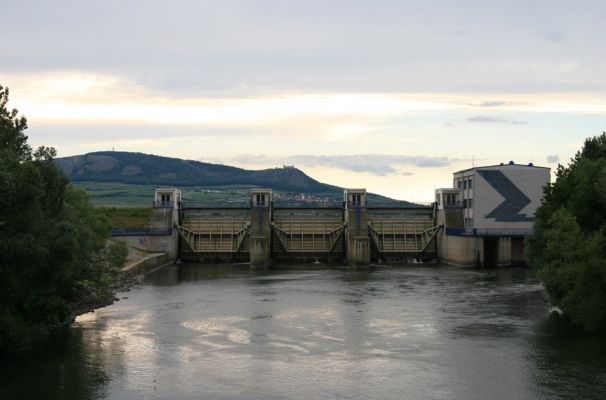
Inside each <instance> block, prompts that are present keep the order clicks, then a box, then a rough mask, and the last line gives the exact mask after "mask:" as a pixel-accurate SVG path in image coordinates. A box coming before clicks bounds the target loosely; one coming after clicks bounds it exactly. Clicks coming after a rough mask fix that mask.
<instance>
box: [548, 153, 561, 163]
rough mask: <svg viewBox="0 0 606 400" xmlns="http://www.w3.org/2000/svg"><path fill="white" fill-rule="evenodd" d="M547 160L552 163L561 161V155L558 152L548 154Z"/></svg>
mask: <svg viewBox="0 0 606 400" xmlns="http://www.w3.org/2000/svg"><path fill="white" fill-rule="evenodd" d="M547 162H548V163H550V164H555V163H557V162H560V156H559V155H557V154H551V155H548V156H547Z"/></svg>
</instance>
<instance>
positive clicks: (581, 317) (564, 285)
mask: <svg viewBox="0 0 606 400" xmlns="http://www.w3.org/2000/svg"><path fill="white" fill-rule="evenodd" d="M536 216H537V220H536V223H535V227H534V234H533V235H532V236H531V237H529V238H528V246H527V251H528V257H529V260H530V264H531V266H532V267H533V268H535V270H536V271H537V276H538V277H539V279H541V280H542V281H543V282H544V283H545V286H546V289H547V292H548V294H549V296H550V298H551V300H552V301H553V303H554V304H555V305H557V306H558V307H559V308H560V309H562V311H563V312H564V313H565V315H567V316H568V317H569V318H570V319H571V320H572V322H573V323H574V324H575V325H577V326H579V327H581V328H583V329H585V330H588V331H594V332H595V331H606V133H603V134H602V135H600V136H597V137H593V138H589V139H587V140H586V141H585V144H584V146H583V148H582V149H581V150H580V151H579V152H577V154H576V155H575V156H574V158H572V159H571V162H570V164H569V165H568V166H567V167H564V166H562V165H559V166H558V169H557V171H556V181H555V183H553V184H551V185H548V186H547V187H546V188H545V197H544V200H543V203H542V205H541V207H539V209H538V210H537V215H536Z"/></svg>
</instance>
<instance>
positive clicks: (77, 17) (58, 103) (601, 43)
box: [0, 0, 606, 201]
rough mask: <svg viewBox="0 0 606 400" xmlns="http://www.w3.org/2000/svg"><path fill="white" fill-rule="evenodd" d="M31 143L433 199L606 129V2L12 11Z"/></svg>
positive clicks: (6, 52) (15, 86) (562, 158)
mask: <svg viewBox="0 0 606 400" xmlns="http://www.w3.org/2000/svg"><path fill="white" fill-rule="evenodd" d="M0 6H1V9H2V10H4V12H3V17H2V24H3V39H4V40H3V47H2V51H1V52H0V85H3V86H8V87H9V88H10V90H11V105H12V106H13V107H17V108H18V109H19V110H20V111H21V112H22V113H23V114H25V115H26V116H27V117H28V120H29V125H30V129H29V131H28V134H29V136H30V141H31V142H32V144H33V145H35V146H37V145H41V144H45V145H51V146H55V147H56V148H57V150H58V152H59V155H60V156H68V155H75V154H82V153H85V152H90V151H98V150H111V149H112V148H115V149H116V150H123V151H140V152H146V153H154V154H159V155H165V156H174V157H181V158H189V159H196V160H204V161H211V162H222V163H225V164H232V165H237V166H240V167H244V168H264V167H273V166H281V165H282V164H295V165H296V166H297V167H299V168H301V169H302V170H304V171H305V172H307V173H308V174H310V175H311V176H313V177H314V178H316V179H318V180H321V181H324V182H327V183H331V184H336V185H340V186H350V187H366V188H368V189H369V190H371V191H374V192H378V193H382V194H385V195H388V196H392V197H395V198H401V199H408V200H416V201H431V199H432V198H433V189H434V188H436V187H443V186H451V184H452V182H451V179H452V172H453V171H455V170H459V169H462V168H468V167H471V166H472V163H475V164H476V165H483V164H495V163H499V162H507V161H509V160H514V161H516V162H519V163H528V162H534V163H535V164H538V165H543V166H548V167H551V168H555V167H556V166H557V163H558V162H560V163H566V162H567V160H568V159H569V158H570V157H571V156H572V155H573V154H574V152H576V150H578V149H579V148H580V146H581V145H582V142H583V140H584V138H586V137H588V136H594V135H598V134H600V133H601V132H602V131H604V130H606V74H605V72H604V71H606V45H605V43H606V31H605V30H604V17H605V16H606V1H574V2H573V1H553V0H552V1H539V0H535V1H528V0H527V1H464V0H460V1H430V0H424V1H403V0H402V1H377V0H374V1H353V0H350V1H327V0H323V1H310V0H306V1H299V2H294V1H226V0H221V1H216V2H208V1H170V2H169V1H149V0H148V1H133V0H130V1H113V0H106V1H94V2H93V1H82V0H80V1H27V0H23V1H19V2H14V1H11V2H9V1H6V0H0Z"/></svg>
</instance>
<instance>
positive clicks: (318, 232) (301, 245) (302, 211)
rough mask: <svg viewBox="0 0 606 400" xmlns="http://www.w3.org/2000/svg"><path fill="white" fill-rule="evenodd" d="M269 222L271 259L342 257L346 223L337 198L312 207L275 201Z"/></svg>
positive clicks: (304, 259)
mask: <svg viewBox="0 0 606 400" xmlns="http://www.w3.org/2000/svg"><path fill="white" fill-rule="evenodd" d="M271 226H272V258H273V259H276V260H280V261H314V260H323V261H332V262H339V261H342V260H343V249H344V246H343V233H344V231H345V225H344V223H343V210H342V203H340V202H339V203H331V204H315V205H313V207H303V206H301V205H295V206H289V205H287V204H279V203H278V204H275V205H274V208H273V215H272V222H271Z"/></svg>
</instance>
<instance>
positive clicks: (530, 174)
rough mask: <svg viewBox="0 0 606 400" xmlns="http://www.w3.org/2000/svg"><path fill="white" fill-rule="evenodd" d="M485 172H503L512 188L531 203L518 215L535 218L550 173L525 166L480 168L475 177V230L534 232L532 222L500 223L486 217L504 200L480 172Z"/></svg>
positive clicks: (543, 169)
mask: <svg viewBox="0 0 606 400" xmlns="http://www.w3.org/2000/svg"><path fill="white" fill-rule="evenodd" d="M482 170H484V171H486V170H498V171H501V172H502V173H503V175H505V177H507V178H508V179H509V180H510V181H511V183H513V185H515V186H516V187H517V188H518V189H519V190H520V191H521V192H522V193H523V194H524V195H525V196H526V197H527V198H528V199H530V203H529V204H528V205H526V206H525V207H524V208H522V209H521V210H520V211H519V212H518V214H521V215H522V216H526V217H530V218H532V217H534V214H535V212H536V209H537V208H538V207H539V206H540V204H541V198H542V197H543V186H545V185H546V184H547V183H548V182H549V179H550V172H549V169H547V168H540V167H529V166H524V165H503V166H495V167H484V168H478V169H477V170H476V171H475V174H474V178H473V179H474V193H473V195H474V200H473V209H474V211H473V217H474V220H473V225H474V226H473V227H474V228H475V229H531V228H532V226H533V223H534V222H533V221H515V222H514V221H502V220H501V221H499V220H498V219H499V218H488V217H487V216H488V215H489V214H490V213H491V212H493V210H495V209H496V208H497V207H499V206H500V205H501V203H503V201H504V200H505V198H504V197H503V196H502V195H501V194H500V193H499V192H498V191H497V190H496V189H495V188H494V187H493V186H492V185H491V184H490V183H489V182H487V180H486V179H485V178H484V177H482V175H481V173H479V172H478V171H482ZM509 214H510V215H515V214H516V213H513V212H511V213H509ZM505 219H506V218H505Z"/></svg>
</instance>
